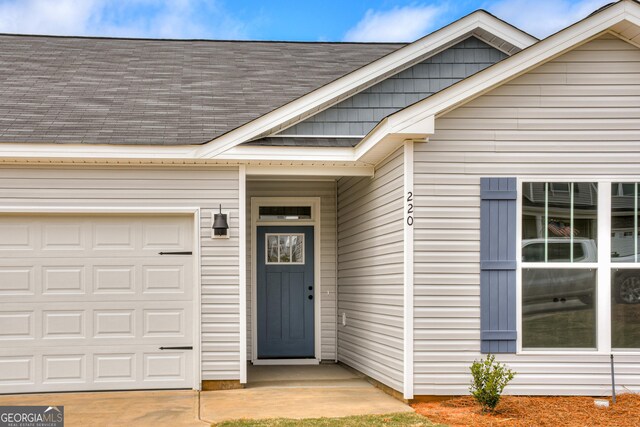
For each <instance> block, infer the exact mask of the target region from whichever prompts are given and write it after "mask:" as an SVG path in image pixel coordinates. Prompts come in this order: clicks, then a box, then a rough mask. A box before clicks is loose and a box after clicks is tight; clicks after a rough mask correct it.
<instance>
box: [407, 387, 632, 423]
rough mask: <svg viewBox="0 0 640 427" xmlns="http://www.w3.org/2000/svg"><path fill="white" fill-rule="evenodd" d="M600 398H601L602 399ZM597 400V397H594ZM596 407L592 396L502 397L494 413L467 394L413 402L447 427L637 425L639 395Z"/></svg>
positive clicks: (619, 397) (620, 396) (620, 397)
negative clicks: (445, 398)
mask: <svg viewBox="0 0 640 427" xmlns="http://www.w3.org/2000/svg"><path fill="white" fill-rule="evenodd" d="M602 399H603V400H604V399H605V398H602ZM598 400H600V399H598ZM609 405H610V406H609V407H608V408H601V407H596V406H595V404H594V398H593V397H524V396H503V397H502V400H501V401H500V403H499V404H498V407H497V408H496V412H495V413H494V414H483V413H482V412H481V410H480V407H479V406H478V405H477V404H476V402H475V400H474V399H473V398H472V397H471V396H465V397H458V398H455V399H451V400H446V401H442V402H429V403H416V404H414V405H412V406H413V407H414V409H415V410H416V412H417V413H419V414H421V415H424V416H425V417H427V418H429V420H431V421H432V422H435V423H442V424H448V425H450V426H451V427H458V426H473V427H516V426H517V427H525V426H526V427H529V426H532V427H533V426H535V427H538V426H540V427H560V426H562V427H573V426H575V427H584V426H614V427H627V426H628V427H636V426H638V425H640V395H637V394H631V393H627V394H622V395H619V396H618V397H617V401H616V404H615V405H611V399H609Z"/></svg>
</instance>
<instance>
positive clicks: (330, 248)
mask: <svg viewBox="0 0 640 427" xmlns="http://www.w3.org/2000/svg"><path fill="white" fill-rule="evenodd" d="M252 197H320V234H321V235H320V259H321V261H320V262H321V265H320V275H321V279H320V289H318V291H319V292H320V298H321V299H320V306H321V310H322V313H321V319H322V320H321V323H322V324H321V335H320V343H321V344H320V345H321V358H322V360H325V361H335V360H336V183H335V181H334V180H326V181H304V180H286V181H273V180H248V181H247V201H246V202H247V210H246V212H247V235H246V236H247V359H248V360H251V334H252V333H253V331H251V306H252V302H251V263H252V262H253V261H252V259H251V198H252Z"/></svg>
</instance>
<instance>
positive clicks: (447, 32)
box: [197, 11, 537, 158]
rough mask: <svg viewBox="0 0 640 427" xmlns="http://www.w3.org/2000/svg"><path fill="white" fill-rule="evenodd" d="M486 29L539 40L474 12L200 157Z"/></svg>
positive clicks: (525, 42) (515, 40)
mask: <svg viewBox="0 0 640 427" xmlns="http://www.w3.org/2000/svg"><path fill="white" fill-rule="evenodd" d="M478 29H484V30H486V31H487V32H493V31H496V30H498V29H499V30H500V31H499V32H500V34H501V38H502V39H505V41H507V42H509V43H511V44H513V45H514V46H516V47H518V48H520V49H524V48H526V47H528V46H530V45H531V44H533V43H535V42H536V41H537V40H536V39H535V38H534V37H531V36H530V35H528V34H526V33H524V32H522V31H520V30H518V29H517V28H515V27H513V26H511V25H509V24H507V23H506V22H503V21H501V20H499V19H498V18H496V17H494V16H493V15H490V14H488V13H486V12H484V11H476V12H473V13H471V14H469V15H467V16H465V17H463V18H461V19H459V20H458V21H456V22H453V23H451V24H449V25H447V26H446V27H444V28H441V29H439V30H437V31H435V32H433V33H431V34H429V35H427V36H425V37H423V38H421V39H419V40H417V41H415V42H413V43H410V44H408V45H407V46H405V47H402V48H400V49H398V50H396V51H394V52H392V53H390V54H388V55H386V56H383V57H382V58H380V59H378V60H376V61H373V62H371V63H370V64H367V65H365V66H363V67H361V68H359V69H357V70H355V71H353V72H351V73H349V74H347V75H346V76H343V77H341V78H339V79H337V80H335V81H333V82H331V83H329V84H326V85H324V86H322V87H320V88H318V89H316V90H314V91H313V92H310V93H308V94H306V95H303V96H301V97H300V98H298V99H296V100H294V101H292V102H290V103H288V104H286V105H284V106H283V107H280V108H278V109H276V110H274V111H271V112H270V113H267V114H265V115H263V116H261V117H259V118H257V119H255V120H253V121H251V122H249V123H247V124H245V125H243V126H240V127H239V128H237V129H235V130H233V131H231V132H228V133H226V134H224V135H222V136H220V137H218V138H216V139H214V140H212V141H209V142H208V143H207V144H205V145H203V146H202V147H200V149H199V150H198V153H197V157H199V158H214V157H217V156H219V155H220V154H221V153H223V152H224V151H226V150H229V149H230V148H233V147H234V146H236V145H238V144H241V143H243V142H246V141H248V140H250V139H251V138H255V137H257V136H259V135H261V134H263V133H265V132H269V131H271V130H272V129H274V128H276V127H278V126H281V125H283V124H285V123H287V122H288V121H290V120H295V119H296V118H298V117H300V116H301V115H304V114H305V113H307V112H310V111H314V110H318V109H320V108H322V107H323V106H324V105H327V104H331V103H332V102H333V101H335V100H337V99H338V98H339V97H340V96H341V95H344V94H346V93H349V92H350V91H357V90H358V88H360V87H361V86H363V85H366V84H367V82H370V81H373V80H375V79H378V78H381V77H384V76H386V75H388V74H390V73H393V72H395V71H396V70H398V69H399V68H400V67H402V65H403V64H407V63H410V62H411V61H415V60H418V59H421V58H424V57H427V56H429V55H433V54H436V53H438V52H439V51H441V50H442V49H444V48H446V47H448V46H449V45H450V44H452V43H456V42H457V41H460V40H461V39H462V38H464V37H465V36H467V35H470V34H471V33H472V32H473V31H475V30H478Z"/></svg>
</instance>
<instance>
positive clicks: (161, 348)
mask: <svg viewBox="0 0 640 427" xmlns="http://www.w3.org/2000/svg"><path fill="white" fill-rule="evenodd" d="M160 350H193V347H192V346H183V347H179V346H178V347H160Z"/></svg>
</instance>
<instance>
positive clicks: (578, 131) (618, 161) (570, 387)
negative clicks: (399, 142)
mask: <svg viewBox="0 0 640 427" xmlns="http://www.w3.org/2000/svg"><path fill="white" fill-rule="evenodd" d="M639 106H640V49H638V48H636V47H634V46H632V45H630V44H628V43H626V42H624V41H622V40H620V39H617V38H615V37H614V36H611V35H605V36H603V37H600V38H598V39H596V40H593V41H591V42H588V43H586V44H584V45H581V46H579V47H577V48H576V49H574V50H572V51H570V52H568V53H566V54H564V55H562V56H559V57H557V58H556V59H554V60H552V61H550V62H548V63H546V64H544V65H541V66H540V67H538V68H536V69H534V70H532V71H531V72H529V73H527V74H524V75H522V76H520V77H517V78H515V79H514V80H511V81H510V82H508V83H506V84H504V85H502V86H500V87H498V88H496V89H494V90H492V91H490V92H488V93H486V94H484V95H482V96H480V97H479V98H477V99H475V100H472V101H470V102H469V103H467V104H465V105H463V106H461V107H459V108H457V109H456V110H453V111H451V112H449V113H447V114H445V115H444V116H442V117H440V118H437V119H436V132H435V135H434V136H433V137H431V138H430V139H429V142H428V143H426V144H418V143H417V144H415V162H414V167H415V172H414V180H415V183H414V189H415V204H416V219H415V266H414V268H415V274H414V279H415V297H414V305H415V340H414V344H415V350H414V357H415V361H414V370H415V394H416V395H446V394H454V395H459V394H467V393H468V386H469V382H470V374H469V366H470V364H471V363H472V362H473V361H474V359H479V358H480V357H483V355H482V354H481V353H480V178H481V177H496V176H504V177H518V176H538V177H545V176H549V175H553V176H562V177H565V178H566V179H567V180H571V179H572V178H575V177H582V178H587V177H589V178H591V177H593V178H598V177H599V176H606V175H609V176H610V175H635V176H637V175H638V171H639V170H640V108H639ZM520 332H521V331H518V333H520ZM498 359H499V360H500V361H503V362H506V363H508V364H509V365H510V366H511V368H512V369H514V370H515V371H516V372H517V375H516V377H515V379H514V380H513V382H512V384H511V385H509V386H508V387H507V389H506V392H507V393H511V394H543V395H544V394H581V395H594V396H599V395H603V394H607V393H609V392H610V387H611V385H610V384H611V377H610V370H609V369H610V367H609V356H608V355H588V354H580V352H579V351H575V352H571V353H570V354H568V355H562V354H539V355H535V354H500V355H498ZM639 372H640V359H639V358H638V357H637V356H631V355H622V354H621V355H618V356H616V383H617V384H619V385H620V386H626V387H629V388H631V389H638V387H640V374H638V373H639Z"/></svg>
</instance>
